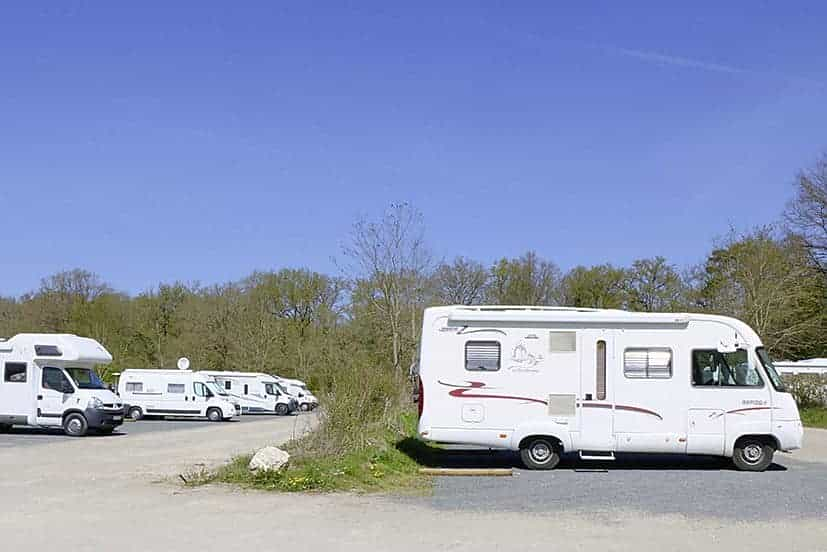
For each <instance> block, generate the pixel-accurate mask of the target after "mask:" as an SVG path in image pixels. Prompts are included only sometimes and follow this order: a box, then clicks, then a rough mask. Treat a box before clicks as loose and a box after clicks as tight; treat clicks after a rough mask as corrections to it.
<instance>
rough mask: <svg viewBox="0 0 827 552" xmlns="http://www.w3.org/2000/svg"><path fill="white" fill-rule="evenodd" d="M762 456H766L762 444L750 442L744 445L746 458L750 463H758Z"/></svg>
mask: <svg viewBox="0 0 827 552" xmlns="http://www.w3.org/2000/svg"><path fill="white" fill-rule="evenodd" d="M762 456H764V450H763V449H762V448H761V445H757V444H750V445H747V446H746V447H744V460H746V461H747V462H749V463H750V464H757V463H758V462H759V461H760V460H761V457H762Z"/></svg>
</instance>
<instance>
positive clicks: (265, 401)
mask: <svg viewBox="0 0 827 552" xmlns="http://www.w3.org/2000/svg"><path fill="white" fill-rule="evenodd" d="M200 373H201V374H206V375H208V376H210V377H213V378H215V381H216V383H217V384H218V386H219V387H221V388H222V389H223V390H224V391H225V392H226V393H229V394H230V396H232V397H234V398H235V399H237V400H238V402H239V404H241V411H242V412H243V413H245V414H246V413H265V412H271V413H275V414H279V415H282V416H283V415H286V414H290V413H291V412H293V411H295V410H296V409H297V408H298V406H299V403H298V401H297V400H296V399H295V398H294V397H292V396H291V394H290V393H289V392H288V391H287V390H286V389H285V388H284V387H282V386H281V384H280V383H279V381H278V379H277V378H275V377H273V376H271V375H269V374H260V373H256V372H227V371H216V370H204V371H201V372H200Z"/></svg>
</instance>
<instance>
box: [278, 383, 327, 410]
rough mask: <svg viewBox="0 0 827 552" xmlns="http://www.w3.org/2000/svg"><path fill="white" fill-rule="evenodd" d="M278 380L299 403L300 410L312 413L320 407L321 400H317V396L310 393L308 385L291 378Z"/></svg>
mask: <svg viewBox="0 0 827 552" xmlns="http://www.w3.org/2000/svg"><path fill="white" fill-rule="evenodd" d="M277 379H278V380H279V382H280V383H281V384H282V385H283V386H284V387H285V388H286V389H287V391H288V392H289V393H290V394H291V395H293V396H294V397H296V400H298V402H299V408H301V409H302V410H304V411H310V410H313V409H315V408H316V407H317V406H319V399H317V398H316V396H315V395H314V394H313V393H311V392H310V390H309V389H308V388H307V384H305V383H304V382H303V381H301V380H297V379H289V378H277Z"/></svg>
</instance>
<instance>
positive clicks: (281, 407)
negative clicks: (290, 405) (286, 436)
mask: <svg viewBox="0 0 827 552" xmlns="http://www.w3.org/2000/svg"><path fill="white" fill-rule="evenodd" d="M276 414H278V415H279V416H284V415H285V414H287V405H286V404H277V405H276Z"/></svg>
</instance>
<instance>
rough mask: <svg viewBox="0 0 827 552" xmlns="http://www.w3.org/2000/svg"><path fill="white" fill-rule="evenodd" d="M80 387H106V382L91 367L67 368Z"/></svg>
mask: <svg viewBox="0 0 827 552" xmlns="http://www.w3.org/2000/svg"><path fill="white" fill-rule="evenodd" d="M66 372H67V373H68V374H69V375H70V376H71V377H72V379H73V380H74V381H75V385H77V386H78V389H106V384H105V383H103V380H101V379H100V377H98V374H97V372H95V371H94V370H92V369H91V368H66Z"/></svg>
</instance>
